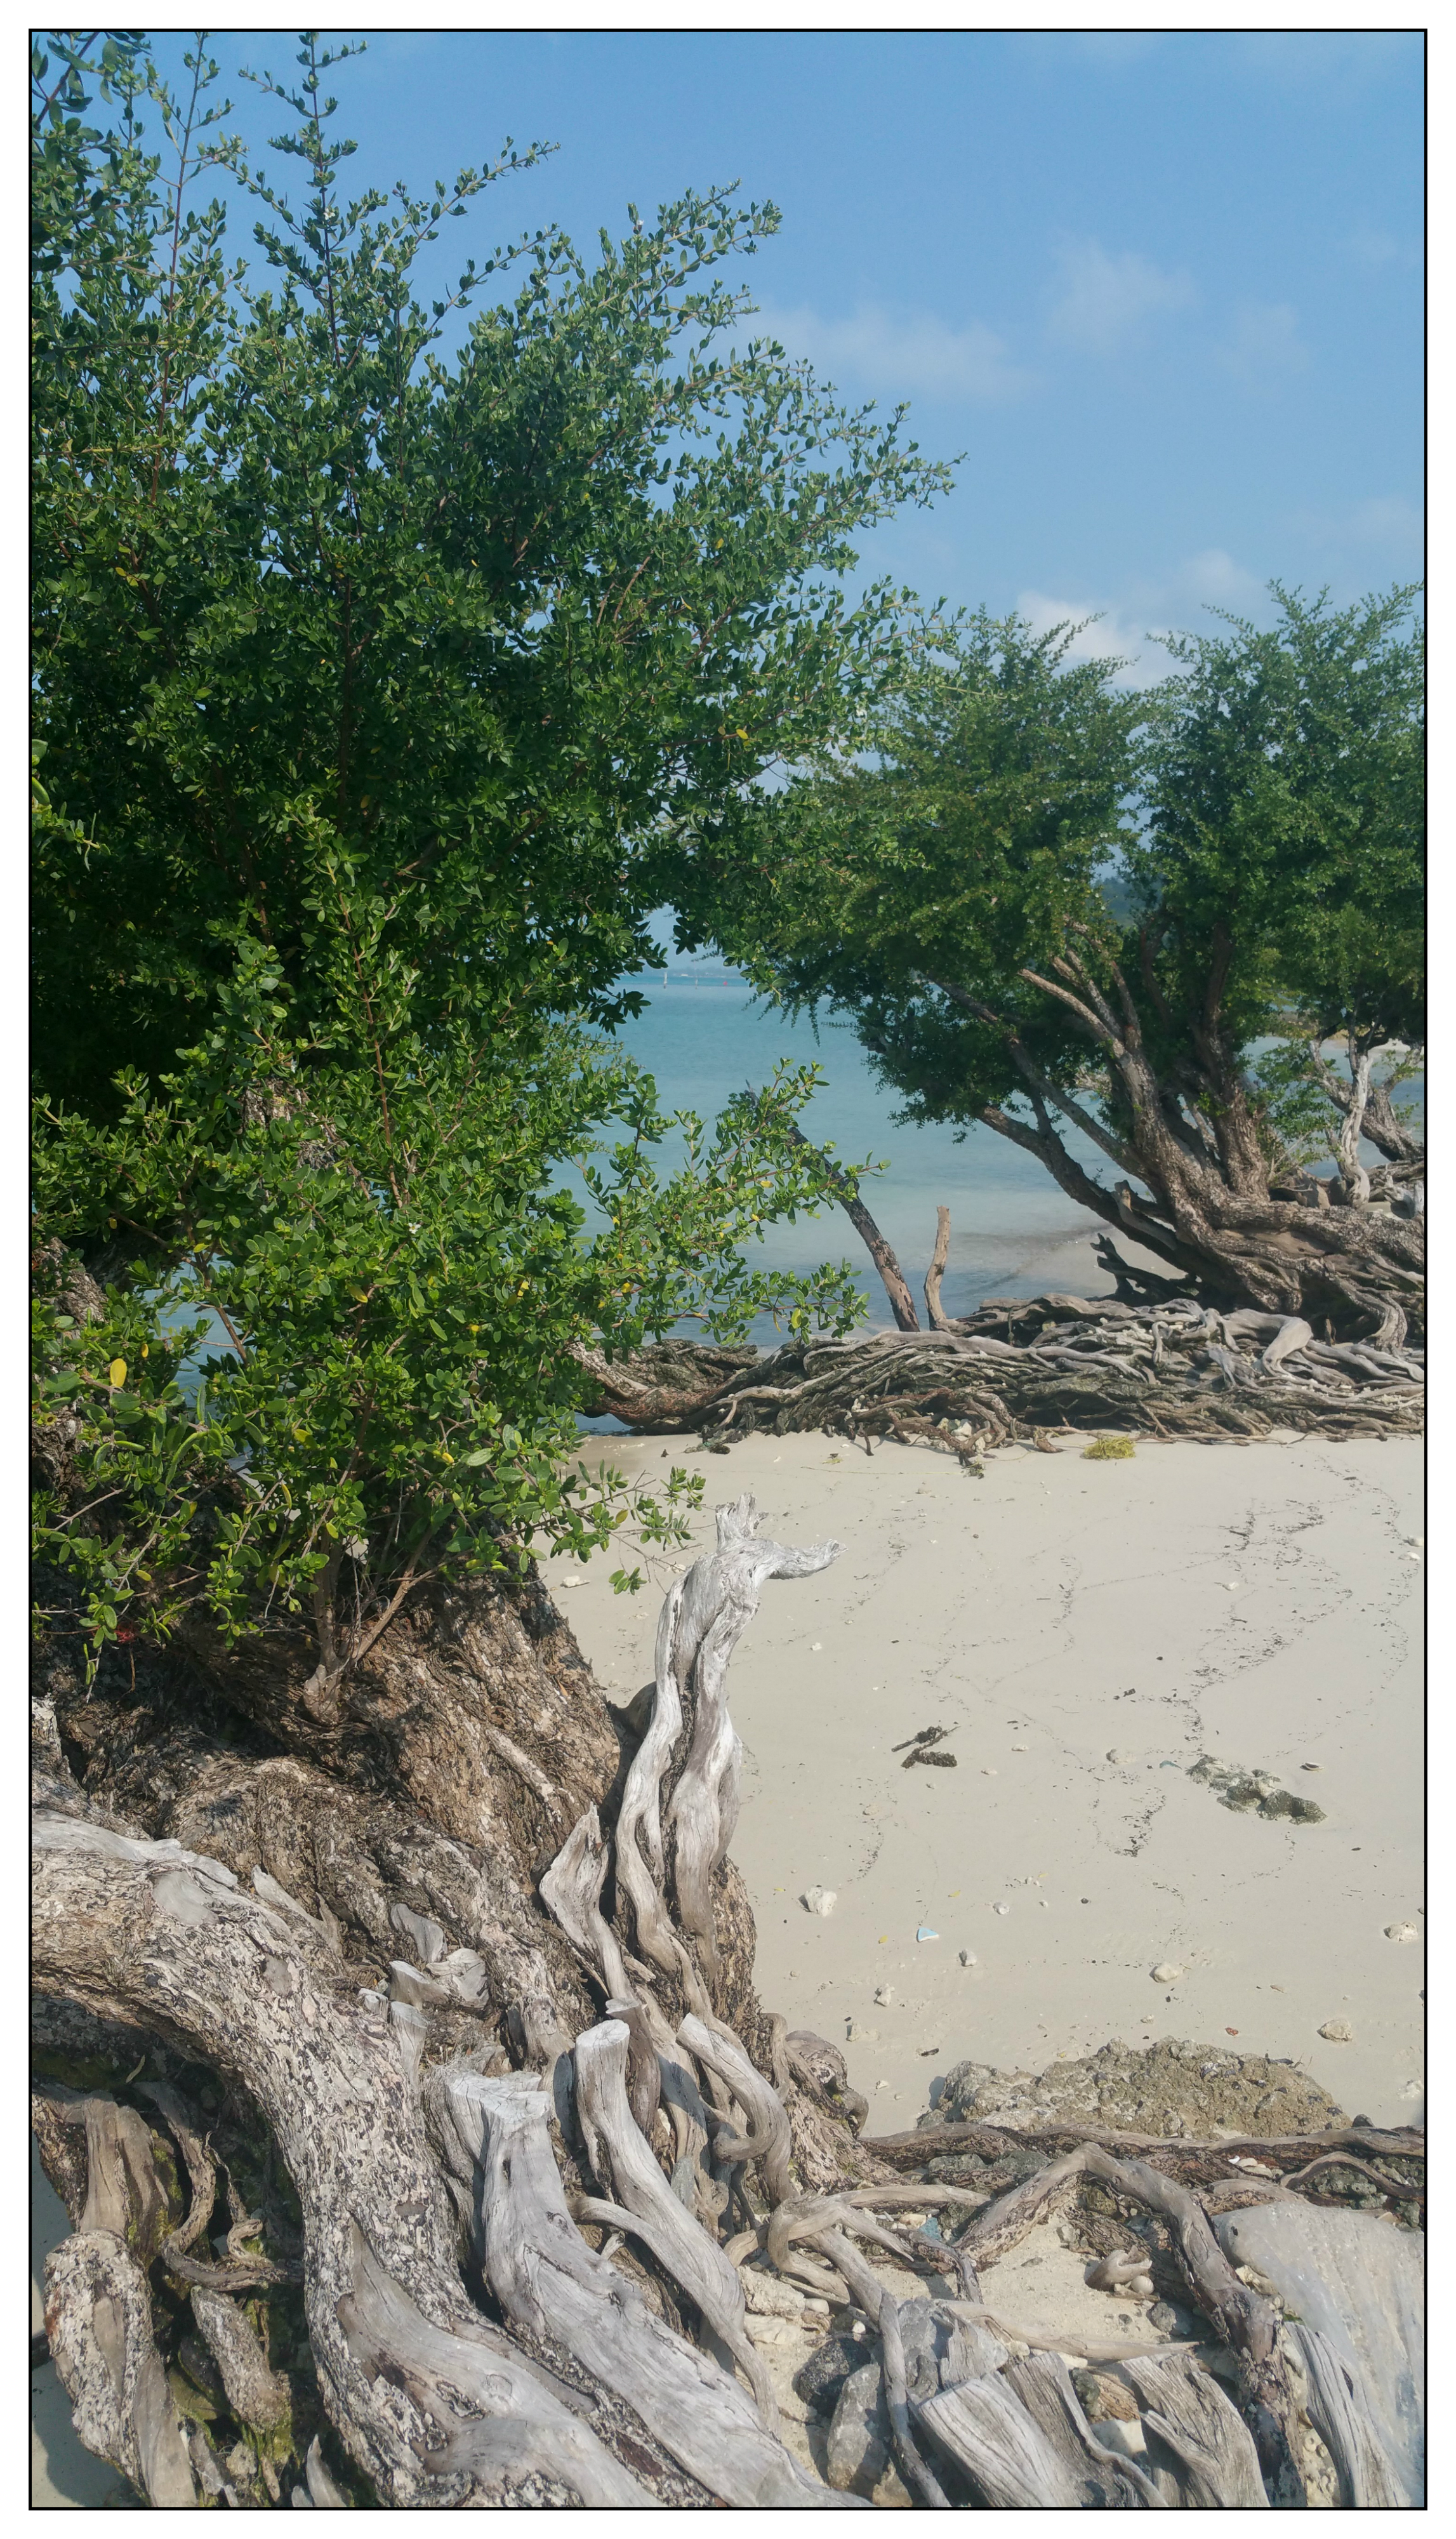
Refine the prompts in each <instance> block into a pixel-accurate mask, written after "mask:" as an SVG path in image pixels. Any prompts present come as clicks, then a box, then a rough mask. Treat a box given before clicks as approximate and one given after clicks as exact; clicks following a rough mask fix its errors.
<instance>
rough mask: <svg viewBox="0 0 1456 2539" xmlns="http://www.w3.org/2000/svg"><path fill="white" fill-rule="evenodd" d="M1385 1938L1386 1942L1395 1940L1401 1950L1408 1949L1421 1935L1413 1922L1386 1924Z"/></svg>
mask: <svg viewBox="0 0 1456 2539" xmlns="http://www.w3.org/2000/svg"><path fill="white" fill-rule="evenodd" d="M1385 1936H1386V1938H1387V1940H1395V1941H1396V1942H1397V1943H1398V1944H1399V1945H1400V1946H1401V1947H1402V1948H1409V1947H1410V1945H1411V1942H1412V1941H1413V1940H1419V1939H1420V1937H1421V1934H1420V1932H1419V1931H1418V1930H1417V1928H1416V1925H1415V1923H1414V1922H1387V1923H1386V1925H1385Z"/></svg>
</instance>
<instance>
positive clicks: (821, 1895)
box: [798, 1887, 839, 1914]
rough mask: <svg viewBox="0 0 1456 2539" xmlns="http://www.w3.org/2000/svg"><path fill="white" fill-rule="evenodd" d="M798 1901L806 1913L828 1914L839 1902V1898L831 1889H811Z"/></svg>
mask: <svg viewBox="0 0 1456 2539" xmlns="http://www.w3.org/2000/svg"><path fill="white" fill-rule="evenodd" d="M798 1900H799V1902H800V1904H801V1905H802V1906H803V1909H804V1911H805V1912H806V1913H820V1914H829V1913H832V1912H833V1910H834V1908H835V1905H836V1904H837V1903H838V1902H839V1896H838V1894H837V1892H836V1891H835V1889H834V1888H833V1887H810V1888H809V1889H808V1891H807V1893H806V1894H803V1895H800V1897H799V1899H798Z"/></svg>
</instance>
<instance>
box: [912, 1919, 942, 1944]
mask: <svg viewBox="0 0 1456 2539" xmlns="http://www.w3.org/2000/svg"><path fill="white" fill-rule="evenodd" d="M915 1936H916V1938H917V1939H918V1940H938V1938H939V1937H940V1934H939V1932H938V1931H933V1930H932V1929H931V1928H930V1925H929V1924H928V1923H926V1922H922V1924H921V1926H920V1929H919V1930H918V1931H917V1932H916V1935H915Z"/></svg>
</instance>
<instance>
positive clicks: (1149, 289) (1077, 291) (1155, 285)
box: [1048, 238, 1195, 353]
mask: <svg viewBox="0 0 1456 2539" xmlns="http://www.w3.org/2000/svg"><path fill="white" fill-rule="evenodd" d="M1057 261H1058V263H1059V264H1060V266H1061V268H1062V281H1063V291H1062V296H1061V298H1060V299H1059V300H1058V301H1056V303H1055V304H1054V306H1053V308H1052V311H1051V315H1050V317H1049V319H1048V325H1049V328H1050V331H1051V333H1052V334H1053V335H1054V336H1056V337H1058V338H1059V339H1060V340H1061V341H1062V342H1063V343H1066V344H1075V345H1076V346H1077V347H1078V349H1079V350H1080V351H1082V352H1086V353H1118V352H1121V351H1122V350H1123V348H1124V347H1125V346H1126V345H1128V344H1132V343H1136V342H1138V341H1139V340H1140V339H1141V338H1142V336H1143V334H1144V332H1145V326H1146V320H1147V319H1148V318H1149V317H1152V316H1155V315H1157V314H1159V313H1161V312H1163V311H1166V310H1169V309H1187V308H1188V307H1189V306H1190V305H1191V303H1192V301H1193V300H1194V298H1195V293H1194V288H1193V282H1192V280H1191V278H1190V276H1189V275H1188V274H1186V273H1164V272H1163V270H1162V268H1161V267H1160V266H1159V265H1156V264H1154V263H1153V261H1152V258H1151V257H1150V256H1146V255H1136V254H1132V253H1126V254H1123V255H1109V254H1108V252H1107V249H1106V248H1105V247H1104V246H1102V245H1101V244H1100V243H1099V241H1098V240H1096V239H1093V238H1086V239H1067V240H1064V241H1063V243H1062V245H1061V246H1060V248H1059V249H1058V255H1057Z"/></svg>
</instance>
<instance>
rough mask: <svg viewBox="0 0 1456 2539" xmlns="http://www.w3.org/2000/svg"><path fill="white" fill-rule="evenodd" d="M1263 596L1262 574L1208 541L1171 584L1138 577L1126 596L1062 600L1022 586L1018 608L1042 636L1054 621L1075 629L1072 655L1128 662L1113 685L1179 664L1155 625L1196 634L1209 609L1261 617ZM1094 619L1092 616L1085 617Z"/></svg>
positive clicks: (1156, 675) (1150, 677)
mask: <svg viewBox="0 0 1456 2539" xmlns="http://www.w3.org/2000/svg"><path fill="white" fill-rule="evenodd" d="M1263 596H1264V585H1263V583H1261V582H1260V581H1259V580H1258V578H1257V576H1256V575H1254V574H1252V573H1250V572H1248V571H1247V570H1246V568H1245V567H1244V566H1243V565H1241V564H1238V563H1236V562H1235V560H1234V558H1233V557H1232V556H1231V555H1229V553H1228V552H1227V549H1226V548H1224V547H1205V548H1204V550H1203V551H1202V553H1201V554H1199V555H1194V556H1189V557H1187V558H1186V559H1185V561H1184V562H1183V563H1182V564H1180V565H1178V566H1177V567H1176V568H1175V570H1174V571H1173V573H1171V574H1170V575H1169V577H1168V579H1167V581H1166V582H1163V583H1150V582H1149V583H1138V584H1137V585H1136V586H1135V587H1134V588H1133V589H1132V590H1131V591H1130V592H1129V593H1128V594H1127V595H1126V596H1125V597H1124V598H1122V599H1119V600H1115V601H1112V602H1108V601H1106V600H1096V599H1090V600H1089V599H1080V600H1076V599H1062V598H1058V597H1056V596H1054V595H1053V594H1052V593H1051V592H1048V591H1044V590H1023V591H1022V592H1021V593H1020V595H1019V597H1018V599H1017V601H1016V610H1017V614H1018V615H1019V616H1021V617H1024V618H1025V619H1026V620H1027V622H1028V624H1029V625H1030V626H1031V627H1032V629H1033V631H1034V632H1035V633H1036V634H1038V635H1046V634H1049V633H1050V631H1051V629H1052V628H1053V627H1054V626H1066V625H1074V626H1075V627H1077V629H1078V631H1077V633H1076V634H1075V636H1074V638H1073V641H1072V644H1071V647H1070V649H1069V653H1068V658H1069V659H1070V660H1073V661H1105V660H1112V659H1120V660H1121V661H1122V663H1123V665H1124V666H1123V667H1122V668H1121V669H1119V670H1117V671H1116V672H1114V674H1113V684H1114V686H1116V687H1119V688H1147V687H1151V686H1152V685H1153V683H1154V681H1155V680H1158V679H1165V678H1166V677H1167V676H1168V673H1169V671H1170V670H1171V669H1172V668H1173V667H1174V664H1173V661H1172V659H1171V656H1170V655H1169V654H1168V653H1167V652H1165V651H1164V649H1163V647H1162V645H1161V644H1159V643H1158V641H1157V637H1156V633H1155V632H1154V631H1153V630H1155V629H1163V630H1165V631H1170V630H1171V629H1173V628H1174V627H1180V626H1181V627H1186V628H1188V629H1189V630H1190V631H1192V632H1195V633H1196V632H1198V631H1199V628H1200V625H1201V623H1202V625H1203V626H1204V627H1207V625H1208V619H1207V616H1206V615H1205V611H1206V610H1207V609H1209V608H1225V609H1228V610H1229V611H1231V612H1233V613H1235V614H1238V615H1247V616H1252V617H1255V618H1258V617H1260V616H1261V615H1263V614H1264V613H1265V610H1264V607H1263V605H1262V603H1263ZM1089 620H1090V621H1093V622H1090V623H1088V622H1084V621H1089Z"/></svg>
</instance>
